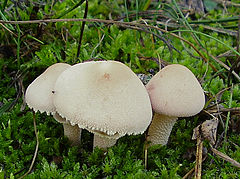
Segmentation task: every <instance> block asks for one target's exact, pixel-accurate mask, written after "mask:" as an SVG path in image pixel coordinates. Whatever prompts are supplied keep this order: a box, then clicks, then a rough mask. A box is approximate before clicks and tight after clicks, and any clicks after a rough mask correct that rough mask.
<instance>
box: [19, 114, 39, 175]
mask: <svg viewBox="0 0 240 179" xmlns="http://www.w3.org/2000/svg"><path fill="white" fill-rule="evenodd" d="M33 126H34V132H35V136H36V141H37V144H36V148H35V152H34V155H33V159H32V163H31V165H30V167H29V169H28V171H27V172H26V173H25V174H24V175H23V176H21V177H20V178H19V179H22V178H24V177H25V176H27V175H28V174H29V173H30V172H31V170H32V168H33V165H34V162H35V160H36V157H37V153H38V146H39V140H38V132H37V125H36V117H35V112H33Z"/></svg>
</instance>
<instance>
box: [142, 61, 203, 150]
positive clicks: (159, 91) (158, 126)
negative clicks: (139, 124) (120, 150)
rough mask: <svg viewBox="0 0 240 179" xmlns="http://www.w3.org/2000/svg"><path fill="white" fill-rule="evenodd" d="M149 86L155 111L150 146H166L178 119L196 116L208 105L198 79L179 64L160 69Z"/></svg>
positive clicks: (149, 132)
mask: <svg viewBox="0 0 240 179" xmlns="http://www.w3.org/2000/svg"><path fill="white" fill-rule="evenodd" d="M146 88H147V91H148V93H149V96H150V99H151V104H152V108H153V111H154V112H155V114H154V117H153V121H152V123H151V125H150V127H149V130H148V137H147V140H148V141H150V142H151V143H150V146H151V145H155V144H162V145H166V144H167V141H168V138H169V135H170V133H171V130H172V127H173V125H174V124H175V122H176V120H177V118H178V117H189V116H193V115H196V114H197V113H199V112H200V111H201V110H202V109H203V107H204V104H205V97H204V92H203V89H202V87H201V85H200V84H199V82H198V80H197V79H196V77H195V76H194V74H193V73H192V72H191V71H190V70H189V69H188V68H187V67H185V66H182V65H179V64H172V65H168V66H166V67H165V68H163V69H162V70H160V71H159V72H158V73H157V74H155V75H154V76H153V78H152V79H151V80H150V81H149V82H148V84H147V85H146Z"/></svg>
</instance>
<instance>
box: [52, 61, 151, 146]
mask: <svg viewBox="0 0 240 179" xmlns="http://www.w3.org/2000/svg"><path fill="white" fill-rule="evenodd" d="M54 91H55V93H54V98H53V99H54V105H55V106H56V110H57V112H58V113H59V114H60V116H61V117H64V118H66V120H67V121H69V122H70V123H71V124H72V125H75V124H77V125H78V126H79V127H80V128H84V129H87V130H89V131H90V132H92V133H94V134H95V135H98V136H95V139H94V141H95V144H96V145H97V146H99V147H101V148H107V147H110V146H111V145H114V143H115V142H116V140H117V139H118V138H119V137H122V136H124V135H126V134H129V135H131V134H134V135H136V134H141V133H143V132H144V131H145V130H146V129H147V127H148V125H149V124H150V121H151V118H152V109H151V104H150V99H149V96H148V93H147V91H146V89H145V87H144V85H143V84H142V83H141V81H140V80H139V79H138V77H137V76H136V75H135V74H134V73H133V72H132V70H131V69H130V68H129V67H127V66H126V65H124V64H122V63H120V62H116V61H98V62H85V63H83V64H76V65H74V66H72V67H71V68H68V69H67V70H66V71H64V72H63V73H62V74H61V75H60V76H59V78H58V79H57V81H56V84H55V88H54ZM99 136H100V137H105V140H110V142H103V143H105V144H106V143H110V145H105V144H103V145H102V146H101V143H100V142H98V141H97V138H99ZM102 139H103V138H102ZM102 139H101V140H102ZM114 139H115V141H113V140H114Z"/></svg>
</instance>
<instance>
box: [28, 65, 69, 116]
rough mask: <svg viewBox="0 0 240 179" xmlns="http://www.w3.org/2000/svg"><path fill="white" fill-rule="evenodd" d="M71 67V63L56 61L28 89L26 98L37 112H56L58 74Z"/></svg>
mask: <svg viewBox="0 0 240 179" xmlns="http://www.w3.org/2000/svg"><path fill="white" fill-rule="evenodd" d="M69 67H70V65H68V64H66V63H56V64H54V65H52V66H50V67H48V68H47V69H46V70H45V71H44V72H43V73H42V74H41V75H40V76H38V77H37V78H36V79H35V80H34V81H33V82H32V83H31V84H30V85H29V86H28V88H27V90H26V93H25V100H26V103H27V105H28V106H29V107H30V108H33V110H34V111H36V112H37V111H40V112H47V113H54V112H55V107H54V105H53V100H52V96H53V87H54V84H55V82H56V80H57V78H58V76H59V75H60V74H61V73H62V72H63V71H64V70H66V69H67V68H69Z"/></svg>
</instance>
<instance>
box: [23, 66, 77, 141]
mask: <svg viewBox="0 0 240 179" xmlns="http://www.w3.org/2000/svg"><path fill="white" fill-rule="evenodd" d="M69 67H71V65H68V64H66V63H56V64H54V65H51V66H50V67H48V68H47V69H46V70H45V71H44V72H43V73H42V74H41V75H40V76H38V77H37V78H36V79H35V80H34V81H33V82H32V83H31V84H30V85H29V86H28V88H27V90H26V93H25V100H26V103H27V105H28V106H29V107H30V108H32V109H33V110H34V111H35V112H37V111H40V112H41V113H43V112H46V113H47V114H48V115H49V114H50V113H52V114H53V116H54V118H55V119H56V120H57V121H60V116H58V115H57V114H55V112H56V111H55V106H54V104H53V99H52V98H53V93H54V91H53V87H54V85H55V82H56V80H57V78H58V76H59V75H60V74H61V73H62V72H63V71H64V70H66V69H68V68H69ZM61 123H62V122H61ZM63 127H64V135H65V136H67V137H68V138H69V140H70V141H71V142H72V144H73V145H75V144H79V142H80V137H81V129H79V128H78V126H77V127H76V126H71V125H70V124H69V123H67V122H65V123H64V124H63ZM77 128H78V129H77ZM71 131H72V132H75V133H74V134H72V133H71ZM74 135H78V136H77V138H76V137H73V136H74ZM75 140H77V141H75Z"/></svg>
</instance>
